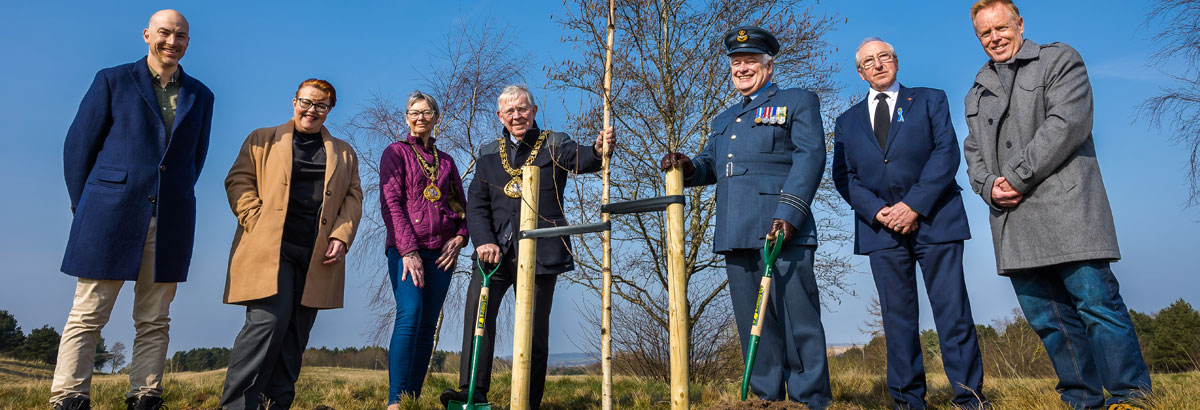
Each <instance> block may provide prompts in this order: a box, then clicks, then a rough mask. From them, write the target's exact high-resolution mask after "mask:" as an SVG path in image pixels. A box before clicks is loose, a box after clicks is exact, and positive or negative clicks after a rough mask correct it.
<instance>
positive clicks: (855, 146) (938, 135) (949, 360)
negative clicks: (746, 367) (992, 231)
mask: <svg viewBox="0 0 1200 410" xmlns="http://www.w3.org/2000/svg"><path fill="white" fill-rule="evenodd" d="M854 60H855V65H856V66H857V67H858V75H859V77H861V78H862V79H863V80H864V81H866V82H867V83H868V84H869V85H870V88H869V89H868V91H867V98H866V99H865V100H863V101H860V102H859V103H858V104H855V105H854V106H853V107H850V109H848V110H846V112H844V113H842V115H840V116H838V119H837V125H836V127H835V128H834V143H833V147H834V148H833V150H834V151H833V180H834V183H835V184H836V185H837V189H838V192H840V193H841V194H842V198H845V199H846V202H847V203H849V204H850V207H851V208H853V209H854V220H855V225H854V230H855V241H854V253H857V254H859V255H867V256H868V257H870V259H871V273H872V275H873V276H874V277H875V286H876V287H877V288H878V290H879V306H880V309H881V310H882V313H883V331H884V334H885V335H886V336H887V356H888V366H887V384H888V392H889V393H890V394H891V395H892V400H893V401H894V404H895V406H896V408H897V409H923V408H925V368H924V366H923V365H922V359H921V342H920V327H919V323H918V312H917V308H918V304H917V287H916V278H915V276H916V271H915V269H916V264H920V266H921V273H922V274H923V276H924V279H925V289H926V291H927V292H928V293H929V303H930V305H932V307H933V315H934V323H935V325H936V326H937V330H938V337H939V339H941V347H942V363H943V364H944V366H945V369H946V377H947V378H949V380H950V385H951V386H952V387H953V389H954V404H956V405H958V406H961V407H963V408H979V407H983V406H986V399H985V398H984V397H983V393H982V391H981V388H982V386H983V364H982V361H981V360H980V357H979V344H978V343H977V342H976V337H975V322H974V320H973V319H972V318H971V303H970V301H969V300H967V288H966V285H965V284H964V283H963V265H962V255H963V241H964V240H966V239H969V238H970V237H971V233H970V229H969V227H968V226H967V216H966V213H965V211H964V210H963V204H962V195H960V194H959V191H961V188H959V187H958V184H957V183H956V182H954V174H955V173H956V172H957V171H958V163H959V158H960V157H959V153H958V139H957V138H956V137H955V135H954V126H953V125H952V124H951V123H950V111H949V109H948V108H947V104H946V93H945V92H943V91H942V90H937V89H932V88H908V87H903V86H900V83H898V82H897V81H896V72H897V71H899V59H898V58H897V57H896V50H895V49H894V48H892V45H891V44H888V43H885V42H883V41H882V40H879V39H878V38H868V39H866V40H864V41H863V43H862V44H861V45H859V47H858V51H857V52H856V53H855V56H854Z"/></svg>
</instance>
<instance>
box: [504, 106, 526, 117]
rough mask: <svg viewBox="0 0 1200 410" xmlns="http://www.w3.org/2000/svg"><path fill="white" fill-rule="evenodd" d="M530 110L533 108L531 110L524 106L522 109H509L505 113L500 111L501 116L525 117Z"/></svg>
mask: <svg viewBox="0 0 1200 410" xmlns="http://www.w3.org/2000/svg"><path fill="white" fill-rule="evenodd" d="M530 109H531V108H529V106H528V105H522V106H520V107H513V108H509V109H507V110H504V111H500V115H503V116H505V117H511V116H513V114H521V115H525V114H529V110H530Z"/></svg>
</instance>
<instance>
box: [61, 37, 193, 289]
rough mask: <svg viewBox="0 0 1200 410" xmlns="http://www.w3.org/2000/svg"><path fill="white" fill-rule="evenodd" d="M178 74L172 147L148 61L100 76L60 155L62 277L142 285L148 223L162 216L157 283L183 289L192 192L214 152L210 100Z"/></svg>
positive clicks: (190, 235)
mask: <svg viewBox="0 0 1200 410" xmlns="http://www.w3.org/2000/svg"><path fill="white" fill-rule="evenodd" d="M179 70H180V72H179V82H180V88H179V97H178V100H177V101H178V102H177V108H176V111H175V112H176V115H175V124H174V126H173V128H172V131H171V138H170V141H167V138H166V129H165V128H164V127H163V119H162V118H163V117H162V114H161V113H160V112H159V111H160V109H159V104H158V100H157V97H156V96H155V94H154V89H153V87H154V86H153V85H152V83H151V81H152V80H151V78H150V73H149V68H148V67H147V65H146V58H144V57H143V58H142V59H140V60H138V61H135V62H133V63H129V64H123V65H119V66H116V67H111V68H106V69H103V70H100V72H99V73H96V78H95V80H94V81H93V82H92V86H91V88H89V89H88V91H87V94H85V95H84V97H83V101H82V102H81V103H80V104H79V111H78V113H77V114H76V115H75V121H74V122H72V123H71V128H70V129H69V130H68V131H67V137H66V144H65V146H64V149H63V171H64V172H63V173H64V176H65V177H66V182H67V192H68V193H69V194H70V197H71V209H72V211H73V212H74V214H75V215H74V220H73V221H72V223H71V234H70V237H69V239H68V241H67V251H66V255H65V256H64V257H63V262H62V268H61V269H62V271H63V272H64V273H66V274H69V275H72V276H77V277H80V278H88V279H108V280H127V281H130V280H136V279H137V277H138V272H139V269H140V268H141V264H142V250H143V244H144V243H145V242H146V232H147V229H148V226H149V223H150V218H151V217H152V216H157V228H156V230H157V232H158V234H157V241H156V247H155V259H154V265H155V266H154V272H155V282H183V281H186V280H187V273H188V266H189V265H190V264H191V258H192V242H193V240H194V236H195V228H196V197H195V192H194V187H195V185H196V180H197V178H199V177H200V170H201V168H203V166H204V157H205V155H206V154H207V152H208V140H209V137H208V135H209V130H210V129H211V127H212V111H213V93H212V91H209V89H208V87H205V86H204V84H202V83H201V82H200V81H199V80H196V79H194V78H192V77H190V76H188V75H187V74H185V73H183V68H182V67H181V68H179Z"/></svg>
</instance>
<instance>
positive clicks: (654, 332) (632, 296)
mask: <svg viewBox="0 0 1200 410" xmlns="http://www.w3.org/2000/svg"><path fill="white" fill-rule="evenodd" d="M565 3H566V4H567V12H566V14H565V15H564V16H563V17H562V18H561V19H560V20H559V23H560V24H561V25H562V26H563V27H564V28H566V29H567V30H568V34H566V35H565V37H564V38H563V41H565V42H568V43H572V44H573V45H574V47H575V50H577V53H576V54H575V55H572V56H569V57H566V58H565V59H564V60H562V61H555V62H554V64H553V65H551V66H550V67H547V71H548V72H549V75H550V82H551V86H552V87H556V88H557V89H560V90H576V91H579V92H582V93H583V94H584V95H585V96H586V97H589V99H590V102H586V103H585V104H584V106H583V107H582V108H581V109H580V110H579V112H577V113H575V116H574V119H573V121H572V122H571V126H572V127H573V128H574V129H575V133H576V134H577V135H595V134H596V133H598V132H599V131H600V130H599V127H600V120H599V118H600V115H601V103H602V98H601V92H602V87H601V83H602V81H603V74H604V73H603V64H602V63H601V62H602V61H604V60H603V58H604V52H605V49H604V47H605V43H606V39H607V37H606V36H607V25H606V23H607V19H606V16H607V13H608V10H607V8H606V7H605V5H604V4H602V3H603V2H594V1H587V0H567V1H565ZM807 3H808V2H806V1H802V0H791V1H772V0H749V1H735V0H714V1H709V2H705V3H696V2H685V1H683V0H662V1H638V0H627V1H620V2H618V3H617V10H616V19H615V20H616V21H615V23H616V25H617V42H616V45H615V49H616V52H615V53H614V59H615V60H614V62H613V79H612V87H613V91H612V98H613V115H614V117H613V119H614V124H613V126H614V128H615V129H616V132H617V135H618V139H619V140H620V143H621V144H622V147H623V148H624V149H623V150H621V151H620V152H618V153H617V155H616V156H615V157H614V159H613V161H612V167H613V172H612V177H611V183H612V187H613V192H612V198H613V201H622V200H633V199H639V198H649V197H655V196H659V195H662V194H663V189H664V188H663V183H662V179H663V175H662V173H661V172H660V171H659V170H658V161H659V158H660V157H661V156H662V154H664V153H667V152H672V151H681V152H687V153H696V152H699V151H700V150H701V149H702V148H703V147H704V145H705V143H707V136H708V135H709V133H710V131H711V130H710V122H711V120H712V118H713V117H714V116H716V115H717V113H719V112H720V111H721V110H723V109H724V108H725V107H727V106H728V105H729V104H730V103H731V102H732V101H734V94H735V91H734V90H733V89H732V87H731V86H730V82H729V67H728V60H727V59H725V58H724V53H723V52H722V50H723V48H722V46H721V40H720V35H721V33H722V32H723V31H724V30H725V29H728V28H731V27H734V26H737V25H739V24H756V25H759V26H762V27H764V28H766V29H767V30H770V31H771V32H772V33H775V34H776V36H777V37H778V39H779V40H780V43H781V44H782V45H783V49H782V50H781V51H780V53H779V55H778V56H776V59H775V69H774V73H775V78H774V79H773V81H774V82H775V83H777V84H780V85H781V86H783V87H804V88H808V89H810V90H813V91H814V92H816V93H817V94H818V95H819V96H820V97H821V98H822V100H823V101H826V105H825V106H824V110H823V114H824V115H825V117H827V118H828V119H832V118H833V115H835V114H836V113H837V112H840V111H841V110H840V108H838V107H837V104H828V102H829V101H834V100H836V98H835V94H836V92H837V91H838V87H837V86H836V85H835V84H834V83H833V81H832V79H831V77H830V75H829V74H830V73H832V72H833V71H834V70H835V69H836V66H837V65H836V64H833V63H831V62H829V61H828V57H829V54H830V52H831V51H832V49H831V47H829V45H828V44H826V43H825V41H824V40H823V37H824V35H825V34H827V33H828V32H829V31H830V30H832V29H833V28H834V24H835V22H834V19H833V18H832V17H828V16H818V15H815V14H813V12H812V10H811V8H810V7H808V4H807ZM827 122H828V123H830V124H832V121H827ZM827 139H828V140H831V139H832V135H831V130H830V129H829V128H827ZM830 146H831V145H830ZM597 180H598V178H595V177H585V178H580V179H577V182H578V183H579V184H580V185H582V186H580V187H579V189H580V192H581V193H580V194H579V195H578V197H577V198H574V201H572V202H571V204H570V205H569V206H568V207H569V208H571V212H572V213H574V214H576V215H578V217H576V218H575V219H576V220H581V221H594V220H599V219H600V218H599V214H598V213H599V207H598V206H597V203H596V201H595V200H594V198H596V197H598V195H588V194H587V192H589V191H590V192H592V193H595V190H596V189H598V186H599V184H598V183H597ZM685 196H686V197H687V203H688V206H687V207H686V211H685V212H686V214H685V216H684V220H685V221H686V222H685V223H686V228H685V229H686V231H687V233H686V234H685V240H686V249H685V260H686V269H685V272H686V275H687V277H688V295H689V303H690V312H689V320H688V331H689V333H690V337H689V340H691V342H692V346H690V352H689V357H690V360H691V361H692V362H691V370H692V371H691V372H690V374H691V376H692V377H693V379H694V380H696V381H708V380H718V379H722V378H726V377H729V375H730V374H731V372H729V369H730V368H731V367H732V368H738V369H740V367H741V365H742V364H741V363H740V362H741V357H740V352H739V353H737V354H736V355H734V356H733V357H732V358H729V357H728V355H722V354H719V352H721V351H722V350H721V349H722V348H723V347H728V345H729V343H727V342H728V340H730V338H729V337H720V336H722V335H725V336H728V335H731V330H730V328H729V327H730V326H731V325H732V318H731V314H732V313H731V310H732V309H731V306H730V305H729V303H728V301H727V300H726V299H725V298H726V297H727V296H726V294H727V292H726V279H725V275H724V272H723V271H722V268H723V267H724V266H723V261H722V259H721V258H719V257H718V256H717V255H714V254H713V253H712V235H713V231H712V230H711V229H709V228H710V227H711V225H712V224H713V222H714V215H715V206H716V204H715V203H714V195H713V190H712V189H707V188H695V189H690V190H687V191H686V192H685ZM814 202H815V203H816V206H815V207H814V208H815V209H817V211H816V212H817V216H818V222H817V225H818V230H819V231H820V235H821V238H820V239H821V240H822V243H823V245H822V248H821V250H820V251H819V252H818V255H817V262H816V273H817V277H818V279H819V280H820V283H821V289H822V296H823V301H824V302H829V301H836V300H838V296H839V295H840V294H842V292H844V290H845V284H844V282H843V278H844V277H845V276H846V275H847V274H848V273H849V272H851V271H852V265H851V263H850V261H849V259H848V257H846V256H839V255H838V254H837V250H838V248H840V247H841V246H843V245H845V244H847V243H848V241H849V239H850V238H851V237H850V235H851V233H850V232H849V230H848V229H847V228H846V226H845V223H844V222H843V219H844V218H842V217H843V216H844V215H846V214H847V211H846V210H845V207H844V205H843V204H842V202H841V199H840V197H839V196H838V194H837V192H836V190H835V189H834V188H833V183H832V182H831V181H830V180H829V175H828V172H826V175H825V178H824V180H823V181H822V184H821V188H820V190H819V192H818V194H817V200H816V201H814ZM663 217H664V216H663V215H661V214H654V213H651V214H639V215H622V216H618V217H616V218H614V219H613V233H612V239H613V244H612V249H613V269H612V272H613V283H614V289H613V295H614V296H615V297H614V306H613V310H614V313H613V321H614V329H613V334H612V338H613V350H614V352H616V353H615V359H614V361H615V364H616V365H617V366H618V370H621V371H627V372H632V373H636V374H641V375H646V376H652V377H658V378H664V377H666V375H667V374H668V371H667V366H666V363H668V357H667V354H668V353H667V349H666V348H665V346H667V345H668V342H667V341H668V336H667V335H668V334H667V329H668V315H667V312H668V310H669V309H668V305H667V301H668V298H667V272H666V263H665V259H666V258H665V253H666V241H665V238H666V234H665V231H664V229H665V228H664V226H665V224H664V220H663V219H664V218H663ZM599 238H600V237H599V235H586V236H583V237H582V238H581V239H582V240H580V241H579V242H578V244H579V246H578V247H577V248H576V250H575V252H576V255H575V260H576V263H577V265H578V266H579V269H578V271H577V272H576V273H574V274H572V275H570V276H567V279H569V280H571V281H573V282H575V283H579V284H581V285H583V286H586V287H588V288H590V289H592V290H595V291H596V292H599V291H600V286H601V283H602V281H601V276H600V267H599V264H600V262H599V261H600V256H601V255H600V249H601V246H600V239H599ZM583 310H584V311H585V316H588V315H587V311H588V309H586V308H585V309H583ZM592 318H593V320H594V321H595V324H596V328H599V326H598V323H599V319H598V317H595V316H594V315H592ZM732 338H733V339H732V340H736V336H732ZM736 346H737V345H736V343H734V344H733V348H734V349H736ZM622 358H624V359H622ZM629 358H636V359H637V360H628V359H629ZM722 358H724V359H722ZM717 359H722V360H725V362H724V363H720V364H717V363H706V362H705V361H708V360H717ZM623 363H624V364H625V367H621V366H622V364H623ZM710 370H711V371H710ZM732 373H736V372H732Z"/></svg>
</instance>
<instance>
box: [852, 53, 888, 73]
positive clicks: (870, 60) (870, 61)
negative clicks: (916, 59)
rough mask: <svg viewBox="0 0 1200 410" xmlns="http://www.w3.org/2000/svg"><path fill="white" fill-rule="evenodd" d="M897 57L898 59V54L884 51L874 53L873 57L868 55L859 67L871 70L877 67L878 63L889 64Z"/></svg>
mask: <svg viewBox="0 0 1200 410" xmlns="http://www.w3.org/2000/svg"><path fill="white" fill-rule="evenodd" d="M895 59H896V56H895V55H893V54H892V53H888V52H883V53H879V54H876V55H873V56H871V57H867V59H866V60H863V62H862V64H859V67H860V68H862V69H863V70H870V69H872V68H875V65H876V64H887V63H890V62H892V61H893V60H895Z"/></svg>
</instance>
